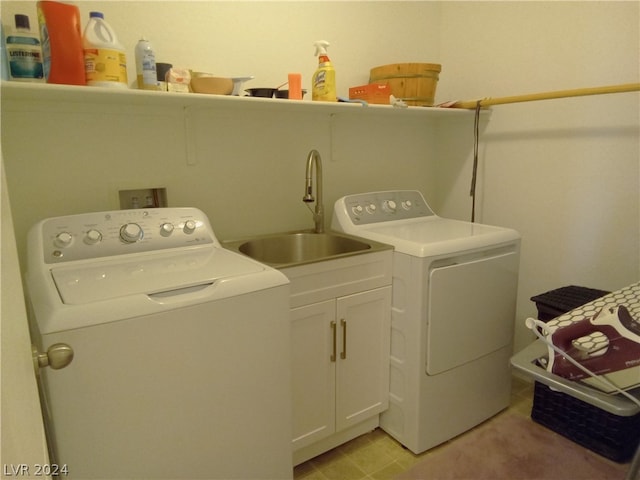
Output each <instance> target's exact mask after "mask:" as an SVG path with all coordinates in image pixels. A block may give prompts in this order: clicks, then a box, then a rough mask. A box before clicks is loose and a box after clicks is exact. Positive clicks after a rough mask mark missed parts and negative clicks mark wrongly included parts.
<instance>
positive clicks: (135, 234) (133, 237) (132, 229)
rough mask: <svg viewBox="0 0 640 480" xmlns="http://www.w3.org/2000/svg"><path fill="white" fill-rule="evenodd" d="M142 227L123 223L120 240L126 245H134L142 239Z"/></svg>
mask: <svg viewBox="0 0 640 480" xmlns="http://www.w3.org/2000/svg"><path fill="white" fill-rule="evenodd" d="M142 235H143V231H142V227H141V226H140V225H138V224H137V223H125V224H124V225H123V226H122V228H120V238H121V239H122V241H123V242H126V243H136V242H137V241H139V240H141V239H142Z"/></svg>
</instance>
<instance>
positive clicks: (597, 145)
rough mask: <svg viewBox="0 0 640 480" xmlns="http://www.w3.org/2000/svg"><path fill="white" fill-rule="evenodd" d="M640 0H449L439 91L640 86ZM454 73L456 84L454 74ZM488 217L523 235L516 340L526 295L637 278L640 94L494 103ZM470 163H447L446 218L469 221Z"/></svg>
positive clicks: (482, 204)
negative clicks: (565, 0)
mask: <svg viewBox="0 0 640 480" xmlns="http://www.w3.org/2000/svg"><path fill="white" fill-rule="evenodd" d="M639 6H640V3H639V2H445V3H444V4H443V8H442V14H443V16H442V23H441V28H442V37H441V46H442V50H441V56H442V58H443V59H444V62H445V65H446V72H447V77H446V81H445V79H444V78H442V79H441V82H440V85H439V86H438V89H439V92H440V95H444V96H445V97H451V98H460V97H462V98H464V99H467V100H473V99H477V98H484V97H502V96H510V95H519V94H526V93H537V92H545V91H553V90H565V89H574V88H581V87H597V86H605V85H616V84H623V83H637V82H640V71H639V70H640V38H639V33H638V32H639V27H640V9H639ZM443 77H444V76H443ZM492 110H493V112H492V115H491V119H490V121H489V122H488V123H487V124H486V128H485V129H484V131H483V132H482V134H481V148H480V168H479V175H480V176H479V184H478V189H479V194H478V205H477V209H478V211H479V215H478V217H477V218H478V220H479V221H480V222H485V223H492V224H498V225H508V226H511V227H513V228H515V229H516V230H518V231H519V232H521V233H522V235H523V242H522V262H521V275H520V285H519V302H518V321H519V322H520V323H519V325H518V327H519V328H517V330H516V346H518V345H524V344H525V343H526V342H527V341H528V338H530V336H529V333H528V332H527V331H526V328H524V327H523V325H522V321H523V320H524V318H526V316H528V315H532V314H535V307H534V304H533V303H532V302H530V301H529V300H528V299H529V298H530V297H531V296H533V295H535V294H538V293H542V292H545V291H547V290H550V289H553V288H557V287H560V286H563V285H572V284H573V285H583V286H588V287H594V288H601V289H605V290H615V289H618V288H621V287H622V286H624V285H627V284H629V283H632V282H636V281H638V279H639V265H640V257H639V248H640V241H639V237H638V233H639V231H640V224H639V221H640V197H639V195H640V193H639V192H640V188H639V176H640V168H639V165H640V140H639V133H640V132H639V121H640V95H639V94H638V93H624V94H616V95H603V96H597V97H595V96H594V97H580V98H573V99H566V100H547V101H541V102H533V103H519V104H512V105H503V106H496V107H493V109H492ZM471 164H472V158H471V156H467V157H466V158H465V159H463V158H462V156H457V157H456V158H455V160H453V161H450V162H443V163H440V164H439V166H440V167H439V168H441V171H440V172H439V178H446V179H447V182H446V185H447V187H448V189H447V190H440V191H439V192H438V197H439V199H440V200H441V201H442V204H441V213H442V214H445V215H450V216H454V217H461V218H469V212H470V204H469V197H468V190H469V182H470V178H471V174H470V169H471Z"/></svg>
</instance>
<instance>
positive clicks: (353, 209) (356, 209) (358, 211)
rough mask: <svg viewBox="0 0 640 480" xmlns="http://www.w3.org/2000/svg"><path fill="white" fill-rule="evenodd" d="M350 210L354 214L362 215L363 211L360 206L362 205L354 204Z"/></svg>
mask: <svg viewBox="0 0 640 480" xmlns="http://www.w3.org/2000/svg"><path fill="white" fill-rule="evenodd" d="M351 211H352V212H353V214H354V215H362V212H363V211H364V209H363V208H362V205H356V206H355V207H353V208H352V209H351Z"/></svg>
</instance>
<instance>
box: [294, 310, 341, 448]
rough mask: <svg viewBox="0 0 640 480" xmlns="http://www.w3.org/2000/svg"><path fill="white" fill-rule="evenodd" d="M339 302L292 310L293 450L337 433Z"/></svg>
mask: <svg viewBox="0 0 640 480" xmlns="http://www.w3.org/2000/svg"><path fill="white" fill-rule="evenodd" d="M335 305H336V301H335V300H327V301H325V302H319V303H314V304H311V305H305V306H303V307H299V308H294V309H292V310H291V362H292V372H293V373H292V376H293V377H292V385H293V449H294V450H297V449H299V448H302V447H306V446H307V445H311V444H312V443H314V442H316V441H318V440H321V439H323V438H325V437H328V436H329V435H331V434H332V433H334V432H335V394H336V391H335V365H336V364H335V361H332V360H331V358H332V357H333V354H334V350H333V339H334V338H335V329H336V328H337V326H336V323H335Z"/></svg>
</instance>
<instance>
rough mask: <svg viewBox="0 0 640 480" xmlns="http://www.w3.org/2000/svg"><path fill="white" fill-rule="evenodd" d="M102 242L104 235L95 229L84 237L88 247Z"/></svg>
mask: <svg viewBox="0 0 640 480" xmlns="http://www.w3.org/2000/svg"><path fill="white" fill-rule="evenodd" d="M101 241H102V233H100V231H99V230H96V229H95V228H92V229H91V230H89V231H87V233H85V235H84V243H86V244H87V245H95V244H96V243H100V242H101Z"/></svg>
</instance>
